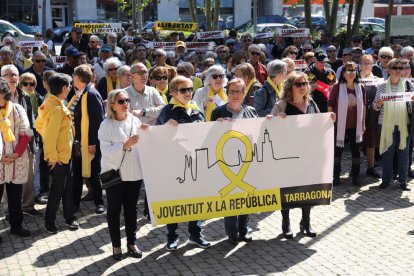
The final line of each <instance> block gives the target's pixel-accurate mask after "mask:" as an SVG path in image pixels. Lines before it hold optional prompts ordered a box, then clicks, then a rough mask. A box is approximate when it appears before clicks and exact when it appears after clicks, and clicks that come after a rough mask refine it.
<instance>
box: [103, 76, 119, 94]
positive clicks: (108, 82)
mask: <svg viewBox="0 0 414 276" xmlns="http://www.w3.org/2000/svg"><path fill="white" fill-rule="evenodd" d="M106 88H107V89H106V92H107V94H109V92H111V91H112V90H114V86H113V85H112V79H111V77H110V76H108V75H107V76H106ZM119 88H121V85H120V84H119V79H116V89H119Z"/></svg>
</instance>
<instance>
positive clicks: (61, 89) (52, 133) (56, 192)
mask: <svg viewBox="0 0 414 276" xmlns="http://www.w3.org/2000/svg"><path fill="white" fill-rule="evenodd" d="M71 82H72V78H71V77H69V76H68V75H66V74H61V73H56V74H54V75H52V76H51V77H50V78H49V87H50V95H49V96H48V97H47V99H46V101H45V102H44V104H43V105H42V106H41V107H40V108H39V117H38V118H37V120H36V122H35V126H36V130H37V131H38V132H39V133H40V135H41V136H42V139H43V151H44V160H46V161H47V162H48V163H49V166H50V175H51V178H52V184H51V186H50V190H49V197H48V201H47V206H46V215H45V227H46V230H47V231H48V232H49V233H50V234H56V233H57V228H56V213H57V211H58V209H59V205H60V200H61V199H63V216H64V217H65V221H66V225H67V227H68V228H69V229H71V230H76V229H78V228H79V223H78V222H77V220H76V218H75V217H74V216H73V195H72V192H73V190H72V180H71V179H70V177H71V176H70V160H71V156H72V144H73V135H74V130H75V129H74V127H73V123H72V118H71V116H70V112H69V110H68V109H67V108H66V106H65V104H64V103H63V100H64V99H66V97H67V96H68V94H69V91H70V89H71Z"/></svg>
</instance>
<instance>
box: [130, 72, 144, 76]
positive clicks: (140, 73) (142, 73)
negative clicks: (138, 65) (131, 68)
mask: <svg viewBox="0 0 414 276" xmlns="http://www.w3.org/2000/svg"><path fill="white" fill-rule="evenodd" d="M131 74H138V75H140V76H143V75H146V74H148V71H136V72H131Z"/></svg>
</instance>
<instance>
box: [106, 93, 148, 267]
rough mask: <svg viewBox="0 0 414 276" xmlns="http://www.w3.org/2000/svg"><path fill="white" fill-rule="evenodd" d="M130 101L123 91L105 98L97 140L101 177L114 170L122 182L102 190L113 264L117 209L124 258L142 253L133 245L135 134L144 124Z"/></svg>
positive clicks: (118, 255) (137, 177) (117, 251)
mask: <svg viewBox="0 0 414 276" xmlns="http://www.w3.org/2000/svg"><path fill="white" fill-rule="evenodd" d="M129 103H130V99H129V96H128V93H127V92H126V91H125V90H123V89H115V90H113V91H111V92H110V93H109V95H108V100H107V102H106V110H107V113H106V119H105V120H104V121H103V122H102V124H101V126H100V128H99V131H98V138H99V140H100V145H101V153H102V159H101V167H102V170H101V173H105V172H108V171H110V170H118V169H119V172H120V175H121V180H122V182H121V183H120V184H118V185H115V186H112V187H110V188H108V189H106V197H107V200H108V210H107V216H106V217H107V221H108V228H109V235H110V237H111V242H112V255H113V258H114V259H115V260H116V261H120V260H122V259H123V258H124V255H123V254H122V250H121V231H120V227H121V223H120V214H121V208H122V206H123V208H124V221H125V233H126V236H127V254H128V256H130V257H133V258H141V257H142V252H141V251H140V250H139V249H138V247H137V245H136V244H135V239H136V237H135V232H136V230H137V208H136V206H137V203H138V196H139V191H140V189H141V185H142V172H141V163H140V161H139V155H138V141H139V136H138V134H137V133H138V130H139V129H140V128H141V129H146V128H147V127H148V125H147V124H142V123H141V121H140V120H139V119H138V118H137V117H136V116H133V115H132V114H131V113H130V112H129Z"/></svg>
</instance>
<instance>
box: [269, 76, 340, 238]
mask: <svg viewBox="0 0 414 276" xmlns="http://www.w3.org/2000/svg"><path fill="white" fill-rule="evenodd" d="M310 93H311V88H310V85H309V80H308V76H307V75H306V74H305V73H296V72H294V73H292V74H290V75H289V77H288V78H287V79H286V81H285V83H284V86H283V93H282V97H281V99H280V100H279V101H278V102H277V103H276V104H275V106H274V107H273V109H272V112H271V114H270V115H269V116H268V117H269V118H272V117H273V116H281V117H282V118H285V117H286V116H290V115H303V114H315V113H319V108H318V106H317V105H316V103H315V102H314V101H313V100H312V97H311V96H310ZM331 118H332V120H333V121H335V119H336V115H335V113H332V114H331ZM289 211H290V209H285V210H281V212H282V232H283V236H284V237H285V238H286V239H292V238H293V232H292V230H291V228H290V218H289ZM310 211H311V207H310V206H306V207H302V219H301V221H300V224H299V227H300V232H301V233H305V234H306V235H307V236H308V237H316V232H315V231H314V230H313V229H312V227H311V225H310Z"/></svg>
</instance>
